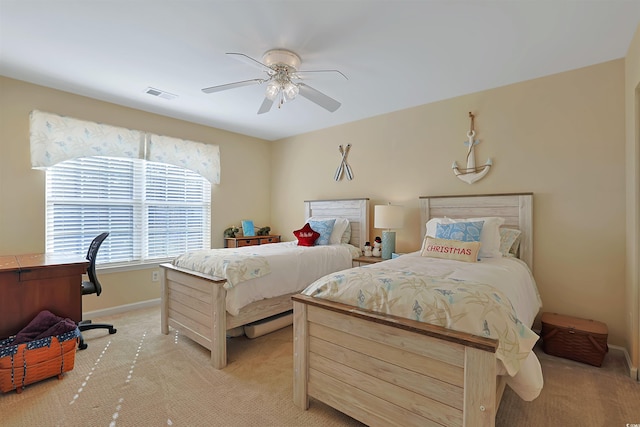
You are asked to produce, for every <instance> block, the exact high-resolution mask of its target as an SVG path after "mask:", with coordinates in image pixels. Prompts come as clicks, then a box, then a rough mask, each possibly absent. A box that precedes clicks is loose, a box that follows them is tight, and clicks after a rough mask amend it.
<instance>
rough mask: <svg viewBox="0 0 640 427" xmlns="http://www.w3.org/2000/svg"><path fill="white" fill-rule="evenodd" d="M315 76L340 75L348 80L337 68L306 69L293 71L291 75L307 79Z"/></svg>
mask: <svg viewBox="0 0 640 427" xmlns="http://www.w3.org/2000/svg"><path fill="white" fill-rule="evenodd" d="M317 76H331V77H338V76H342V77H344V79H345V80H349V78H348V77H347V76H345V75H344V73H343V72H342V71H338V70H308V71H296V72H295V73H293V77H294V78H297V79H302V80H304V79H307V78H309V77H317Z"/></svg>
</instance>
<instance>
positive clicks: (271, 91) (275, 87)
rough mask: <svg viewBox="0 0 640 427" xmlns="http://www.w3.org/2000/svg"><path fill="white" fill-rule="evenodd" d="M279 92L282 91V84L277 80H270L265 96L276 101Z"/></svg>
mask: <svg viewBox="0 0 640 427" xmlns="http://www.w3.org/2000/svg"><path fill="white" fill-rule="evenodd" d="M278 93H280V85H279V84H278V82H276V81H270V82H269V84H267V90H266V91H265V94H264V96H265V97H266V98H268V99H269V100H271V101H274V100H275V99H276V97H277V96H278Z"/></svg>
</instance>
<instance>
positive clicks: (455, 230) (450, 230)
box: [435, 221, 484, 242]
mask: <svg viewBox="0 0 640 427" xmlns="http://www.w3.org/2000/svg"><path fill="white" fill-rule="evenodd" d="M483 224H484V221H476V222H454V223H451V224H436V235H435V237H437V238H438V239H449V240H460V241H463V242H479V241H480V233H481V232H482V225H483Z"/></svg>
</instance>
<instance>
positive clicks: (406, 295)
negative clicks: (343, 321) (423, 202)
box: [303, 268, 538, 376]
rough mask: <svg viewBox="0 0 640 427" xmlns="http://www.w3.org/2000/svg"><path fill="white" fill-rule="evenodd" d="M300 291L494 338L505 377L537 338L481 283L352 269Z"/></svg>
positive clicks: (494, 291) (497, 294)
mask: <svg viewBox="0 0 640 427" xmlns="http://www.w3.org/2000/svg"><path fill="white" fill-rule="evenodd" d="M303 293H304V294H306V295H310V296H314V297H319V298H324V299H328V300H331V301H336V302H341V303H344V304H349V305H353V306H357V307H360V308H364V309H368V310H373V311H376V312H380V313H386V314H393V315H396V316H401V317H405V318H409V319H414V320H417V321H420V322H425V323H430V324H434V325H439V326H443V327H446V328H449V329H454V330H457V331H461V332H467V333H471V334H474V335H479V336H484V337H489V338H494V339H497V340H498V341H499V345H498V349H497V352H496V357H497V358H498V359H499V360H500V361H501V362H502V363H503V365H504V367H505V369H506V371H507V372H508V373H509V375H511V376H513V375H515V374H516V373H517V372H518V370H519V369H520V366H521V364H522V363H523V362H524V360H525V359H526V358H527V356H528V354H529V353H530V351H531V349H532V348H533V346H534V344H535V343H536V341H537V340H538V336H537V335H536V334H535V333H534V332H533V331H532V330H531V329H529V328H528V327H527V326H525V325H524V324H523V323H522V322H520V320H518V318H517V317H516V315H515V311H514V309H513V307H512V306H511V303H510V302H509V300H508V299H507V298H506V297H505V296H504V294H503V293H502V292H501V291H500V290H498V289H497V288H495V287H493V286H490V285H487V284H482V283H476V282H470V281H461V280H455V279H448V278H435V277H429V276H426V275H423V274H419V273H414V272H408V271H395V270H385V269H373V268H354V269H350V270H345V271H341V272H337V273H333V274H330V275H328V276H325V277H323V278H321V279H319V280H317V281H316V282H314V283H312V284H311V285H309V287H307V289H305V291H304V292H303Z"/></svg>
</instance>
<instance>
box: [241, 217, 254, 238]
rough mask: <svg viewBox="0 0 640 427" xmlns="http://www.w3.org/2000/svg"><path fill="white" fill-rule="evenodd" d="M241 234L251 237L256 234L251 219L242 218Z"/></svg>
mask: <svg viewBox="0 0 640 427" xmlns="http://www.w3.org/2000/svg"><path fill="white" fill-rule="evenodd" d="M242 235H243V236H247V237H252V236H255V235H256V230H255V227H254V225H253V221H252V220H250V219H243V220H242Z"/></svg>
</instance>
